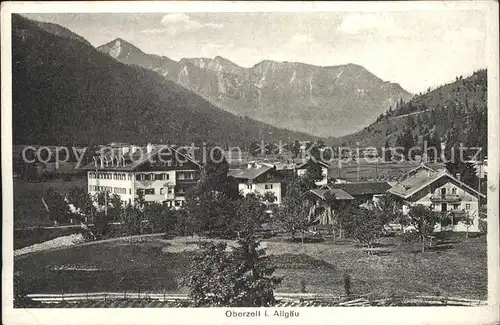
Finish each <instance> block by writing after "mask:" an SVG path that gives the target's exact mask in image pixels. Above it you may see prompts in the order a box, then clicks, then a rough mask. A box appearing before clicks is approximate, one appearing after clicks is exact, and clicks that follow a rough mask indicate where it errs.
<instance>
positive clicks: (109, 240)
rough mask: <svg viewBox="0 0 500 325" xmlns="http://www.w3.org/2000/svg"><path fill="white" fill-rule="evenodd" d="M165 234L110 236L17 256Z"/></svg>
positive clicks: (20, 257)
mask: <svg viewBox="0 0 500 325" xmlns="http://www.w3.org/2000/svg"><path fill="white" fill-rule="evenodd" d="M163 235H165V233H157V234H146V235H135V236H124V237H116V238H108V239H102V240H94V241H89V242H85V243H80V244H75V245H70V246H60V247H51V248H47V249H42V250H37V251H35V252H30V253H26V254H23V255H19V256H16V257H15V258H17V259H23V258H26V257H29V256H31V255H32V254H36V253H41V252H54V251H59V250H63V249H68V248H74V247H82V246H91V245H99V244H104V243H111V242H116V241H124V240H131V241H132V240H137V239H141V238H150V237H159V236H163ZM16 251H17V250H16Z"/></svg>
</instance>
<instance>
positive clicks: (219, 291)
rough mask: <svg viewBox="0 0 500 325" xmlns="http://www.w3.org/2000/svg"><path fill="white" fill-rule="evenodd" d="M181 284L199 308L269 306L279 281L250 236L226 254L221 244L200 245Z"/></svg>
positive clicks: (262, 251)
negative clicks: (187, 289)
mask: <svg viewBox="0 0 500 325" xmlns="http://www.w3.org/2000/svg"><path fill="white" fill-rule="evenodd" d="M201 248H202V250H201V252H200V253H199V254H197V255H196V256H195V257H194V259H193V264H192V267H191V271H189V273H188V275H187V276H186V277H185V278H184V280H183V282H184V284H185V285H187V286H188V287H189V296H190V297H191V298H192V299H193V301H194V303H195V305H196V306H202V307H269V306H272V305H273V304H274V303H275V298H274V290H275V289H276V287H277V286H278V285H279V284H280V283H281V278H279V277H276V276H274V275H273V273H274V272H275V267H273V266H272V265H270V263H269V261H268V259H267V256H265V250H263V249H259V242H258V241H256V240H255V239H254V237H253V236H246V237H245V238H243V239H240V240H239V241H238V246H237V247H235V248H233V249H232V251H231V252H227V244H225V243H218V244H213V243H204V244H201Z"/></svg>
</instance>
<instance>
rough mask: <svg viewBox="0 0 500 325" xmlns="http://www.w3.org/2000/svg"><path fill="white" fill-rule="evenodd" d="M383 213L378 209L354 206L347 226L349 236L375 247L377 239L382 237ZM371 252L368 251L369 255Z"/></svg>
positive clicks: (369, 246)
mask: <svg viewBox="0 0 500 325" xmlns="http://www.w3.org/2000/svg"><path fill="white" fill-rule="evenodd" d="M382 215H383V213H382V212H381V211H379V210H377V209H365V208H360V207H356V206H353V207H352V208H351V217H350V218H349V219H348V220H347V222H346V224H345V226H344V227H345V230H346V233H347V236H349V237H351V238H354V239H356V240H357V241H358V242H360V243H364V244H366V245H367V246H368V248H372V247H373V243H374V241H375V239H376V238H377V237H379V236H381V235H382V231H383V225H384V221H383V220H382V218H383V217H382ZM370 253H371V252H370V251H368V254H370Z"/></svg>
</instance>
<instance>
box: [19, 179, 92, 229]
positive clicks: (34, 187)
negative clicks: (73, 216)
mask: <svg viewBox="0 0 500 325" xmlns="http://www.w3.org/2000/svg"><path fill="white" fill-rule="evenodd" d="M73 186H79V187H84V188H86V186H87V180H86V179H73V180H71V181H59V180H58V181H46V182H39V183H30V182H27V181H22V180H19V179H14V228H22V227H35V226H53V225H54V224H53V222H51V221H50V220H49V219H48V217H47V212H46V210H45V208H44V206H43V203H42V195H43V194H44V193H45V191H46V190H47V189H48V188H49V187H52V188H53V189H55V190H56V191H58V192H60V193H62V194H66V193H68V191H69V189H70V188H71V187H73Z"/></svg>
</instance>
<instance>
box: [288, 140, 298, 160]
mask: <svg viewBox="0 0 500 325" xmlns="http://www.w3.org/2000/svg"><path fill="white" fill-rule="evenodd" d="M290 150H291V151H292V154H293V158H294V159H295V158H297V157H298V155H299V153H300V142H299V141H298V140H295V142H294V143H293V145H292V147H291V148H290Z"/></svg>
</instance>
